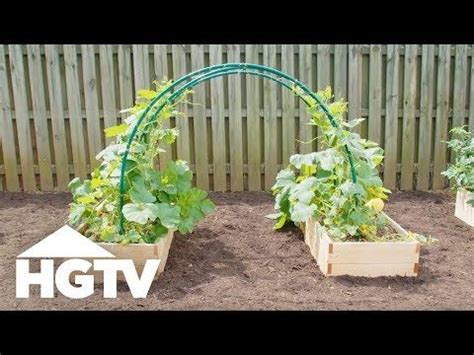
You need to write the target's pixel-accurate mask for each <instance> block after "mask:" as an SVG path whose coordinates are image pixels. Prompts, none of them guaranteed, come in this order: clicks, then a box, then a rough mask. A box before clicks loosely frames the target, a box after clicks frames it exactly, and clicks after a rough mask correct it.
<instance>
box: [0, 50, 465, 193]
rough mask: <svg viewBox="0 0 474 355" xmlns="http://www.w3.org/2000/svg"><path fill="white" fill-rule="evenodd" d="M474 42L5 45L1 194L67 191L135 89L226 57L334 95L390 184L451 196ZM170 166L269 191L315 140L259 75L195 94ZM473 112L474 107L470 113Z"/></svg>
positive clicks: (286, 98)
mask: <svg viewBox="0 0 474 355" xmlns="http://www.w3.org/2000/svg"><path fill="white" fill-rule="evenodd" d="M472 51H473V47H472V46H471V45H455V46H454V45H422V46H421V45H27V46H25V45H0V190H8V191H22V190H23V191H38V190H40V191H64V190H67V183H68V181H69V180H70V179H71V178H72V177H73V176H80V177H86V176H87V174H88V173H89V172H90V169H91V167H94V166H96V163H97V162H96V160H95V158H94V157H95V155H96V153H97V152H98V151H100V150H101V149H102V148H103V147H104V146H105V144H106V143H107V139H106V138H105V137H104V133H103V129H104V127H108V126H112V125H115V124H117V123H119V122H120V121H121V120H122V119H123V118H125V115H124V114H120V113H119V111H120V110H121V109H123V108H127V107H129V106H131V105H132V102H133V101H134V95H135V94H134V93H135V92H136V90H137V89H141V88H149V87H151V83H152V81H153V80H155V79H157V78H158V79H161V78H162V77H163V76H164V75H166V76H167V77H168V78H178V77H180V76H182V75H184V74H186V73H188V72H190V71H192V70H196V69H199V68H202V67H204V66H208V65H212V64H217V63H222V62H249V63H260V64H265V65H269V66H272V67H276V68H279V69H281V70H283V71H284V72H287V73H289V74H290V75H294V76H295V77H296V78H298V79H300V80H302V81H304V82H305V83H307V84H309V85H310V86H311V87H312V88H313V89H314V90H316V89H321V88H324V87H326V86H327V85H331V86H332V87H333V90H334V93H335V96H336V98H339V97H344V98H346V99H347V100H348V101H349V113H348V116H349V118H356V117H365V118H367V120H366V121H365V122H364V123H363V125H362V126H361V127H360V132H361V134H362V136H364V137H368V138H369V139H372V140H375V141H377V142H379V143H380V144H381V146H382V147H384V148H385V163H384V166H383V169H382V172H381V173H382V174H383V179H384V183H385V185H386V186H387V187H388V188H391V189H393V188H401V189H404V190H407V189H418V190H428V189H441V188H443V187H445V186H446V181H445V179H444V178H443V177H442V176H441V175H440V172H441V171H442V170H444V169H445V167H446V165H447V163H449V161H450V159H452V157H451V156H450V155H449V152H448V151H447V150H446V145H445V144H443V143H442V141H443V140H446V139H447V138H448V130H449V129H450V128H451V127H452V126H460V125H463V124H469V127H470V130H471V131H472V130H473V129H474V80H473V78H474V62H473V61H472ZM192 101H193V103H194V104H193V105H188V107H184V108H183V109H184V110H185V111H186V113H187V115H188V118H180V119H178V120H175V119H174V118H173V119H172V120H171V125H172V126H175V125H177V127H179V129H180V131H181V134H180V136H179V139H178V141H177V142H176V144H175V145H174V146H173V147H172V149H171V151H170V152H169V153H167V154H165V155H164V159H163V160H162V163H164V162H165V161H166V159H170V158H172V159H177V158H180V159H184V160H187V161H189V162H190V164H191V167H192V169H193V170H194V172H195V174H196V175H195V178H196V184H197V185H198V186H200V187H202V188H205V189H209V190H231V191H241V190H269V189H270V187H271V186H272V184H273V182H274V178H275V175H276V173H277V171H278V170H279V169H281V168H282V167H284V166H285V165H286V164H287V161H288V157H289V156H290V155H291V154H293V153H295V152H310V151H312V150H316V149H317V146H316V145H317V143H316V142H312V143H310V144H301V143H299V142H298V140H301V141H309V140H311V138H312V137H314V136H315V135H316V134H317V130H316V128H314V127H311V126H307V125H305V123H306V122H307V121H308V119H309V117H308V115H307V113H306V112H305V107H304V104H301V103H300V102H298V101H297V100H296V99H295V98H294V96H293V95H292V93H291V92H289V91H288V90H287V89H285V88H282V87H280V86H278V85H277V84H276V83H273V82H271V81H269V80H264V79H261V78H256V77H253V76H244V75H241V76H232V77H223V78H217V79H213V80H212V81H211V82H207V83H206V84H202V85H201V86H199V87H197V88H196V89H195V93H194V95H193V98H192ZM470 103H473V104H470Z"/></svg>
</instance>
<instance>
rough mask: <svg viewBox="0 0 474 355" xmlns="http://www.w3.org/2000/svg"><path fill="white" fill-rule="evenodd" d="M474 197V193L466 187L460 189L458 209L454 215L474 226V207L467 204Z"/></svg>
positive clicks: (457, 195)
mask: <svg viewBox="0 0 474 355" xmlns="http://www.w3.org/2000/svg"><path fill="white" fill-rule="evenodd" d="M473 198H474V193H472V192H469V191H467V190H466V189H462V188H461V189H458V191H457V193H456V209H455V210H454V215H455V216H456V217H457V218H459V219H460V220H461V221H463V222H465V223H467V224H469V225H470V226H471V227H474V208H473V207H471V206H469V205H468V204H467V201H469V200H471V199H473Z"/></svg>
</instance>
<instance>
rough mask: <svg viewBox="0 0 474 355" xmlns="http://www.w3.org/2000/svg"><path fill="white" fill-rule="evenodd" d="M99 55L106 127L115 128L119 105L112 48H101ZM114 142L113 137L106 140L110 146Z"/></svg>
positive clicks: (105, 46)
mask: <svg viewBox="0 0 474 355" xmlns="http://www.w3.org/2000/svg"><path fill="white" fill-rule="evenodd" d="M99 55H100V58H99V59H100V79H101V89H102V101H103V108H104V126H105V128H107V127H113V126H115V125H116V124H117V116H118V112H117V105H116V103H115V78H114V62H113V52H112V46H111V45H104V46H100V50H99ZM113 140H114V138H113V137H111V138H107V137H106V138H105V142H106V144H109V143H110V142H112V141H113Z"/></svg>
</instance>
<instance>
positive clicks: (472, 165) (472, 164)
mask: <svg viewBox="0 0 474 355" xmlns="http://www.w3.org/2000/svg"><path fill="white" fill-rule="evenodd" d="M449 132H450V133H452V134H453V136H454V138H453V139H451V140H450V141H448V142H446V143H447V145H448V148H449V149H451V151H452V152H454V153H455V154H456V155H455V158H454V164H451V165H450V166H449V167H448V169H447V170H446V171H443V172H442V173H441V174H442V175H443V176H446V177H447V178H448V179H449V180H451V181H452V182H454V185H453V187H454V188H455V189H459V188H464V189H466V190H467V191H470V192H474V136H473V135H472V133H471V132H468V131H467V130H466V129H465V126H463V127H454V128H453V129H451V130H450V131H449ZM467 203H468V204H469V205H471V206H473V207H474V198H473V199H471V200H469V201H468V202H467Z"/></svg>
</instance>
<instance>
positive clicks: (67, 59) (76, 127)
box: [63, 45, 87, 179]
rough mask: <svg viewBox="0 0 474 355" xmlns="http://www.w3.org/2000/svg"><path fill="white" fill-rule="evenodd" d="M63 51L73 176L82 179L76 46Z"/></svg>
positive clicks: (83, 164)
mask: <svg viewBox="0 0 474 355" xmlns="http://www.w3.org/2000/svg"><path fill="white" fill-rule="evenodd" d="M63 51H64V65H65V71H66V92H67V104H68V111H69V125H70V127H71V143H72V159H73V165H74V175H75V176H77V177H80V178H81V179H84V178H86V176H87V167H86V164H87V163H86V162H87V160H86V151H85V141H84V132H83V131H84V126H83V124H82V112H81V92H80V89H79V74H78V68H77V54H76V46H75V45H65V46H64V47H63Z"/></svg>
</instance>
